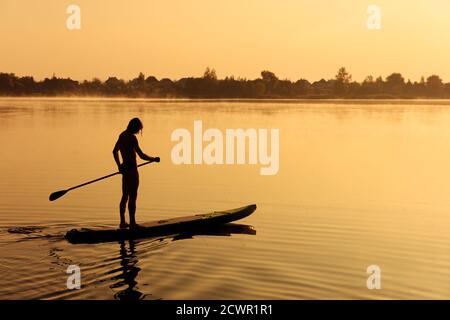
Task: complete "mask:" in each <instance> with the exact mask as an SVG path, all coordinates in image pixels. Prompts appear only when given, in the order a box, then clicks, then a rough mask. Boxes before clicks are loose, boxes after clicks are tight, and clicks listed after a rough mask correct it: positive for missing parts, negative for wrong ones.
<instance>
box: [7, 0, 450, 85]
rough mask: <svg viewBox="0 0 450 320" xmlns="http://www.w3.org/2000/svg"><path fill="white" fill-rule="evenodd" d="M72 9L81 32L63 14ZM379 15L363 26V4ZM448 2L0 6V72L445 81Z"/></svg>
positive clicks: (99, 0) (58, 0)
mask: <svg viewBox="0 0 450 320" xmlns="http://www.w3.org/2000/svg"><path fill="white" fill-rule="evenodd" d="M69 4H78V5H79V6H80V8H81V30H76V31H70V30H68V29H67V28H66V19H67V17H68V14H66V8H67V6H68V5H69ZM370 4H377V5H379V6H380V8H381V10H382V22H381V23H382V29H381V30H379V31H374V30H368V29H367V27H366V20H367V17H368V14H367V13H366V10H367V7H368V5H370ZM449 16H450V1H448V0H414V1H411V0H395V1H392V0H376V1H364V0H332V1H330V0H307V1H306V0H190V1H186V0H164V1H163V0H132V1H123V0H73V1H65V0H40V1H35V0H20V1H17V0H0V39H1V40H0V41H1V46H2V48H1V50H0V71H2V72H13V73H16V74H18V75H33V76H35V77H36V78H37V79H41V78H43V77H48V76H51V75H52V74H53V73H56V75H57V76H64V77H66V76H70V77H72V78H74V79H77V80H81V79H91V78H92V77H99V78H101V79H106V78H107V77H108V76H110V75H116V76H118V77H121V78H125V79H130V78H133V77H135V76H136V75H137V74H138V73H139V72H140V71H142V72H143V73H144V74H146V75H155V76H156V77H158V78H161V77H169V78H172V79H179V78H181V77H184V76H190V75H194V76H199V75H201V74H202V73H203V71H204V69H205V68H206V67H207V66H211V67H214V68H215V69H216V70H217V74H218V76H219V77H224V76H226V75H235V76H240V77H247V78H256V77H258V76H259V73H260V71H261V70H264V69H268V70H271V71H273V72H275V73H276V74H277V75H278V76H279V77H280V78H289V79H291V80H297V79H299V78H306V79H309V80H319V79H320V78H331V77H333V76H334V74H335V73H336V71H337V69H338V68H339V67H340V66H346V67H347V69H348V70H349V71H350V72H351V73H352V74H353V78H354V79H356V80H362V79H363V78H364V77H365V76H366V75H368V74H373V75H376V76H377V75H383V76H386V75H388V74H390V73H392V72H394V71H396V72H401V73H402V74H403V75H404V76H405V77H406V78H411V79H412V80H418V79H419V78H420V76H421V75H424V76H428V75H430V74H435V73H436V74H439V75H441V77H442V78H443V79H444V80H446V81H450V31H449V30H450V19H449V18H448V17H449Z"/></svg>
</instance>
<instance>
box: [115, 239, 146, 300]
mask: <svg viewBox="0 0 450 320" xmlns="http://www.w3.org/2000/svg"><path fill="white" fill-rule="evenodd" d="M120 258H121V260H120V266H121V271H122V272H121V274H119V275H118V276H116V277H114V278H112V280H117V279H120V281H118V282H117V283H114V284H113V285H112V286H111V288H112V289H113V288H118V287H122V286H127V287H126V288H125V289H123V290H121V291H119V292H117V293H116V294H114V298H115V299H118V300H138V299H142V298H144V297H145V295H144V294H143V293H142V292H139V291H137V290H136V289H137V288H136V285H137V284H138V283H137V281H136V278H137V276H138V273H139V271H141V269H140V268H138V267H136V264H137V263H138V259H137V258H136V252H135V243H134V241H133V240H130V241H129V250H127V246H126V242H125V241H121V242H120Z"/></svg>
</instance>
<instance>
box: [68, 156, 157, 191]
mask: <svg viewBox="0 0 450 320" xmlns="http://www.w3.org/2000/svg"><path fill="white" fill-rule="evenodd" d="M152 162H154V161H147V162H144V163H141V164H140V165H138V167H142V166H145V165H147V164H149V163H152ZM117 174H120V171H117V172H114V173H111V174H108V175H107V176H103V177H100V178H97V179H94V180H91V181H88V182H85V183H82V184H79V185H77V186H75V187H72V188H69V189H67V190H66V191H70V190H73V189H78V188H81V187H84V186H86V185H88V184H91V183H94V182H97V181H100V180H103V179H106V178H110V177H113V176H115V175H117Z"/></svg>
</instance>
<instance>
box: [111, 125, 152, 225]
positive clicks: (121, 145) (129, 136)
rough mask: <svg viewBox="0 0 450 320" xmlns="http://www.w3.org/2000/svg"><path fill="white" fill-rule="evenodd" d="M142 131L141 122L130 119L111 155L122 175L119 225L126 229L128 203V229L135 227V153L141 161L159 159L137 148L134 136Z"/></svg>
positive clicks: (136, 170) (136, 188)
mask: <svg viewBox="0 0 450 320" xmlns="http://www.w3.org/2000/svg"><path fill="white" fill-rule="evenodd" d="M142 129H143V125H142V122H141V120H139V119H138V118H134V119H131V120H130V122H129V123H128V127H127V129H126V130H125V131H124V132H122V133H121V134H120V136H119V139H118V140H117V142H116V145H115V146H114V150H113V155H114V160H115V161H116V163H117V166H118V168H119V171H120V172H121V173H122V199H121V200H120V225H119V228H126V227H128V224H127V223H126V221H125V210H126V206H127V202H128V213H129V215H130V225H129V226H130V228H134V227H137V224H136V218H135V214H136V199H137V191H138V187H139V173H138V168H137V162H136V153H137V154H138V155H139V157H140V158H141V159H142V160H147V161H155V162H159V158H158V157H156V158H153V157H150V156H148V155H146V154H145V153H143V152H142V150H141V148H140V147H139V144H138V140H137V138H136V134H137V133H138V132H140V131H141V130H142ZM119 151H120V155H121V156H122V164H121V163H120V159H119Z"/></svg>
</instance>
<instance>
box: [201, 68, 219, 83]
mask: <svg viewBox="0 0 450 320" xmlns="http://www.w3.org/2000/svg"><path fill="white" fill-rule="evenodd" d="M203 79H207V80H217V74H216V70H215V69H214V68H213V69H210V68H209V67H206V70H205V72H204V73H203Z"/></svg>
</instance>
